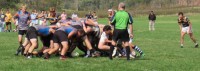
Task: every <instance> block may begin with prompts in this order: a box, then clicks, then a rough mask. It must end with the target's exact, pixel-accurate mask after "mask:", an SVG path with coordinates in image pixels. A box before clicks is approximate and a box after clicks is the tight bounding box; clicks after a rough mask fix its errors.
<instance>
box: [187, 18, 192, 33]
mask: <svg viewBox="0 0 200 71" xmlns="http://www.w3.org/2000/svg"><path fill="white" fill-rule="evenodd" d="M186 21H187V22H188V24H189V32H191V29H192V23H191V22H190V20H189V19H188V18H186Z"/></svg>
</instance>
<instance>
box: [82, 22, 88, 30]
mask: <svg viewBox="0 0 200 71" xmlns="http://www.w3.org/2000/svg"><path fill="white" fill-rule="evenodd" d="M81 23H82V24H83V30H84V31H85V32H86V33H87V28H86V26H85V23H84V22H81Z"/></svg>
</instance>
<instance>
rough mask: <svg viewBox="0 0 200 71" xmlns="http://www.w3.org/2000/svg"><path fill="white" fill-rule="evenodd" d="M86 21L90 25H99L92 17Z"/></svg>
mask: <svg viewBox="0 0 200 71" xmlns="http://www.w3.org/2000/svg"><path fill="white" fill-rule="evenodd" d="M86 23H87V24H88V25H92V26H98V25H96V24H95V23H94V21H93V20H92V19H87V20H86Z"/></svg>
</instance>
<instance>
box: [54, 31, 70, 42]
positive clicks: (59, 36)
mask: <svg viewBox="0 0 200 71" xmlns="http://www.w3.org/2000/svg"><path fill="white" fill-rule="evenodd" d="M67 36H68V35H67V34H66V33H65V32H64V31H61V30H58V31H56V32H55V33H54V35H53V42H54V43H61V42H63V41H68V38H67Z"/></svg>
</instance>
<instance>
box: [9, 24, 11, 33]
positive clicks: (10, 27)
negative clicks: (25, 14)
mask: <svg viewBox="0 0 200 71" xmlns="http://www.w3.org/2000/svg"><path fill="white" fill-rule="evenodd" d="M9 27H10V29H9V32H11V31H12V25H11V22H9Z"/></svg>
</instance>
